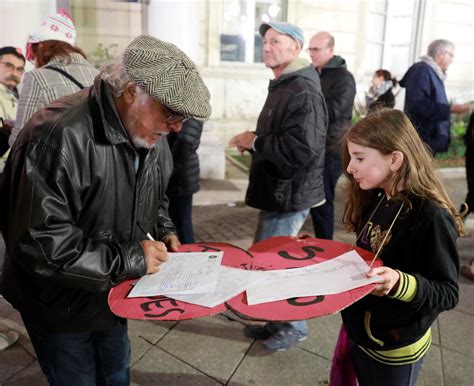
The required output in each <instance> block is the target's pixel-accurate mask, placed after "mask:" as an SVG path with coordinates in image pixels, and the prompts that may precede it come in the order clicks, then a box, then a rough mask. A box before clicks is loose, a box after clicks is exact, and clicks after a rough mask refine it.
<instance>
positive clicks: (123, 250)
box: [0, 35, 211, 385]
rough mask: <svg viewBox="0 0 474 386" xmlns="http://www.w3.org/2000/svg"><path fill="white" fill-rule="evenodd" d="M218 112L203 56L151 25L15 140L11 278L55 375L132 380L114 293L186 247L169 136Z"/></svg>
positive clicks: (8, 227) (56, 381)
mask: <svg viewBox="0 0 474 386" xmlns="http://www.w3.org/2000/svg"><path fill="white" fill-rule="evenodd" d="M210 113H211V108H210V105H209V92H208V90H207V88H206V86H205V85H204V83H203V80H202V78H201V76H200V75H199V73H198V71H197V70H196V67H195V65H194V63H193V62H192V61H191V60H190V59H189V58H188V57H187V56H186V55H185V54H184V53H183V52H181V51H180V50H179V49H178V48H177V47H175V46H174V45H172V44H170V43H166V42H163V41H160V40H158V39H155V38H153V37H151V36H147V35H143V36H139V37H137V38H136V39H134V40H133V41H132V42H131V43H130V44H129V46H128V47H127V48H126V50H125V52H124V54H123V55H122V56H121V58H120V59H118V60H117V61H116V62H115V63H113V64H110V65H108V66H106V67H105V68H103V70H102V72H101V73H100V74H99V75H98V76H97V78H96V79H95V82H94V85H93V86H92V87H91V88H90V89H85V90H83V91H80V92H78V93H76V94H72V95H70V96H67V97H63V98H61V99H59V100H58V101H56V102H54V103H53V104H51V105H50V106H48V107H45V108H43V109H41V110H39V111H38V112H37V113H36V114H35V115H34V116H33V117H32V118H31V119H30V120H29V122H28V124H27V125H26V126H25V128H24V129H23V130H22V132H21V134H20V135H19V137H18V139H17V140H16V142H15V144H14V146H13V148H12V150H11V154H10V157H9V159H8V161H7V164H6V166H5V170H4V174H5V179H4V184H3V187H2V191H1V206H0V208H1V221H2V222H1V225H2V231H3V232H4V233H3V234H4V237H5V243H6V258H5V264H4V269H3V276H2V282H1V284H2V287H3V295H4V297H5V298H6V299H7V300H8V301H9V302H10V303H12V305H13V306H14V307H15V308H17V309H18V310H19V311H20V313H21V316H22V319H23V321H24V324H25V327H26V329H27V330H28V334H29V335H30V338H31V341H32V343H33V346H34V348H35V351H36V353H37V356H38V360H39V363H40V365H41V368H42V370H43V372H44V374H45V375H46V377H47V379H48V381H49V383H50V384H52V385H128V384H129V383H130V375H129V366H130V343H129V340H128V336H127V322H126V320H124V319H121V318H119V317H116V316H115V315H114V314H112V312H111V311H110V309H109V307H108V304H107V294H108V291H109V290H110V288H112V287H113V286H115V285H117V284H118V283H120V282H123V281H124V280H127V279H131V278H138V277H140V276H143V275H146V274H150V273H154V272H157V271H158V270H159V269H160V265H161V264H162V263H163V262H164V261H166V259H167V251H169V250H171V251H175V250H176V249H177V247H178V245H179V242H178V239H177V237H176V234H175V230H174V227H173V224H172V222H171V220H170V218H169V216H168V210H167V200H166V197H165V196H164V192H165V191H166V186H167V183H168V179H169V176H170V174H171V171H172V161H171V154H170V151H169V148H168V144H167V141H165V140H160V139H161V137H162V136H163V135H166V134H167V133H168V132H172V131H179V130H180V129H181V125H182V122H183V121H184V120H185V119H186V118H188V117H195V118H198V119H206V118H208V117H209V115H210ZM139 224H140V225H141V227H142V228H143V229H145V230H146V232H149V233H150V234H151V235H152V236H153V237H154V239H155V240H156V241H153V240H146V237H145V234H143V232H142V231H141V230H140V227H139V226H138V225H139Z"/></svg>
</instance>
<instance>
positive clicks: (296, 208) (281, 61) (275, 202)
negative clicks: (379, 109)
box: [229, 22, 327, 351]
mask: <svg viewBox="0 0 474 386" xmlns="http://www.w3.org/2000/svg"><path fill="white" fill-rule="evenodd" d="M260 34H261V35H262V36H263V60H264V62H265V65H266V66H267V67H269V68H270V69H271V70H272V71H273V75H274V76H275V78H274V79H272V80H271V81H270V85H269V87H268V96H267V100H266V102H265V105H264V106H263V109H262V112H261V113H260V116H259V118H258V121H257V128H256V130H255V131H246V132H243V133H240V134H237V135H236V136H235V137H234V138H232V139H231V141H230V143H229V146H230V147H237V148H238V149H239V150H240V151H245V150H248V151H250V152H251V153H252V164H251V168H250V177H249V187H248V190H247V195H246V198H245V202H246V203H247V205H249V206H252V207H254V208H257V209H260V212H259V220H258V225H257V230H256V232H255V238H254V242H257V241H261V240H265V239H268V238H269V237H272V236H296V235H297V234H298V232H299V230H300V229H301V226H302V225H303V223H304V221H305V219H306V216H307V215H308V212H309V210H310V208H311V207H313V206H316V205H321V204H322V203H323V202H324V199H325V198H324V185H323V168H324V152H325V144H326V128H327V110H326V105H325V102H324V97H323V94H322V91H321V85H320V82H319V76H318V74H317V73H316V71H314V68H313V67H312V66H311V65H310V63H309V62H308V61H307V60H304V59H299V58H298V56H299V54H300V52H301V48H302V46H303V41H304V37H303V31H302V30H301V29H300V28H299V27H297V26H295V25H293V24H289V23H282V22H269V23H264V24H262V25H261V26H260ZM245 333H246V334H247V335H248V336H250V337H253V338H258V339H264V342H263V344H264V346H265V347H266V348H267V349H269V350H272V351H282V350H287V349H289V348H290V347H292V346H294V345H296V344H297V343H298V342H299V341H302V340H303V339H305V338H306V336H307V333H308V328H307V323H306V321H294V322H287V323H274V322H272V323H267V324H265V325H264V326H247V327H246V329H245Z"/></svg>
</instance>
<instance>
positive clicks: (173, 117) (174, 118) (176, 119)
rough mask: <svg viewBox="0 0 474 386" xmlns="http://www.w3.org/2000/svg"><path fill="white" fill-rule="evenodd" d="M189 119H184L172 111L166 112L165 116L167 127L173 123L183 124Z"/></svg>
mask: <svg viewBox="0 0 474 386" xmlns="http://www.w3.org/2000/svg"><path fill="white" fill-rule="evenodd" d="M188 119H189V117H185V116H183V115H181V114H177V113H175V112H173V111H168V114H167V115H166V123H167V124H169V125H173V124H175V123H184V122H186V121H187V120H188Z"/></svg>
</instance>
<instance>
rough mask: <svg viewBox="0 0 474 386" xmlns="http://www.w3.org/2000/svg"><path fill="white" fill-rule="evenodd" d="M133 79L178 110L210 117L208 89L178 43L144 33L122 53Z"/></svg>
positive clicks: (174, 109) (201, 116)
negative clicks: (177, 45)
mask: <svg viewBox="0 0 474 386" xmlns="http://www.w3.org/2000/svg"><path fill="white" fill-rule="evenodd" d="M123 63H124V66H125V70H126V71H127V73H128V75H129V76H130V78H131V79H132V80H133V81H134V82H135V83H136V84H137V85H138V86H140V87H141V88H142V89H143V90H144V91H145V92H146V93H147V94H149V95H151V96H152V97H153V98H155V99H156V100H157V101H158V102H160V103H161V104H163V105H165V106H166V107H167V108H169V109H170V110H172V111H173V112H175V113H178V114H180V115H183V116H185V117H194V118H200V119H207V118H209V116H210V115H211V105H210V104H209V99H210V95H209V90H208V89H207V87H206V85H205V84H204V81H203V80H202V78H201V75H199V72H198V71H197V69H196V65H195V64H194V63H193V62H192V60H191V59H189V58H188V57H187V55H186V54H185V53H184V52H182V51H181V50H180V49H179V48H178V47H176V46H175V45H173V44H171V43H168V42H164V41H162V40H159V39H156V38H154V37H153V36H149V35H141V36H138V37H137V38H135V39H134V40H132V42H131V43H130V44H129V45H128V47H127V48H126V49H125V51H124V53H123Z"/></svg>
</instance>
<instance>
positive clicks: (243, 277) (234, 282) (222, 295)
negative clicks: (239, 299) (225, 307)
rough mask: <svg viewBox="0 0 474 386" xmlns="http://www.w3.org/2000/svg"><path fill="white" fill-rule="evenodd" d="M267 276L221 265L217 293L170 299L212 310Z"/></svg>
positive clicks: (176, 296)
mask: <svg viewBox="0 0 474 386" xmlns="http://www.w3.org/2000/svg"><path fill="white" fill-rule="evenodd" d="M264 275H265V272H263V271H247V270H244V269H238V268H231V267H226V266H223V265H221V267H220V272H219V279H218V281H217V286H216V291H215V292H213V293H206V294H194V295H184V294H179V295H175V294H171V295H168V297H170V298H172V299H176V300H180V301H182V302H186V303H192V304H197V305H200V306H204V307H208V308H212V307H215V306H218V305H219V304H222V303H224V302H225V301H227V300H229V299H232V298H233V297H234V296H236V295H238V294H240V293H241V292H243V291H245V290H246V289H247V288H248V287H249V286H250V285H255V284H256V283H257V282H258V281H259V280H260V279H262V278H263V277H265V276H264Z"/></svg>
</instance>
